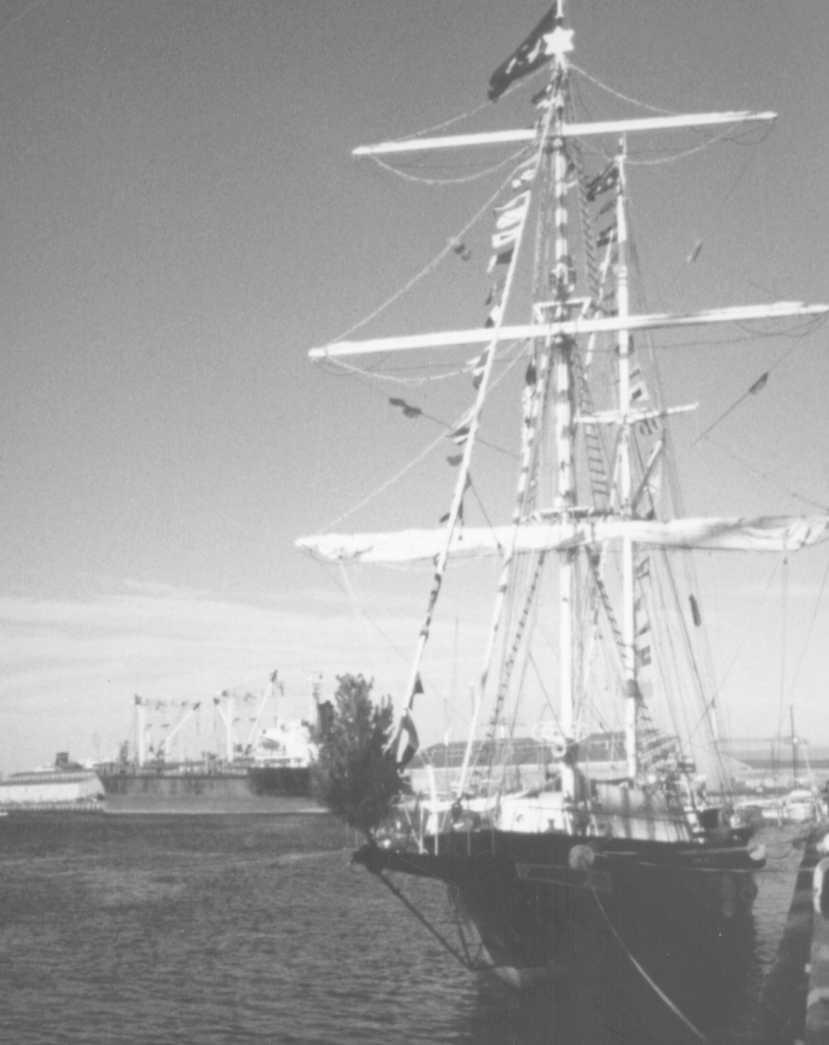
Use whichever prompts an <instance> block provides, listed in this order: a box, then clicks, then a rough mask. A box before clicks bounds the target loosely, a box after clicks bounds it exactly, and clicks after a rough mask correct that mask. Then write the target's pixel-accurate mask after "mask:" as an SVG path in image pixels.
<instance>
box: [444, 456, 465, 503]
mask: <svg viewBox="0 0 829 1045" xmlns="http://www.w3.org/2000/svg"><path fill="white" fill-rule="evenodd" d="M446 460H447V461H448V462H449V464H451V465H452V467H453V468H457V466H458V465H459V464H460V463H461V461H462V460H463V454H450V455H449V457H447V458H446ZM448 518H449V516H447V519H448Z"/></svg>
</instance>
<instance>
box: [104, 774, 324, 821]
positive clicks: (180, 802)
mask: <svg viewBox="0 0 829 1045" xmlns="http://www.w3.org/2000/svg"><path fill="white" fill-rule="evenodd" d="M98 776H99V777H100V779H101V782H102V784H103V787H104V793H105V800H104V807H105V809H106V811H107V812H110V813H177V812H182V813H307V812H317V811H321V810H320V807H319V806H318V805H317V803H316V802H314V801H313V799H312V798H311V781H310V771H309V769H308V768H307V767H293V766H290V767H289V766H250V767H244V768H239V769H223V770H204V769H202V770H198V769H186V770H184V771H182V770H180V769H140V770H135V769H123V770H121V769H115V770H104V769H101V768H99V769H98Z"/></svg>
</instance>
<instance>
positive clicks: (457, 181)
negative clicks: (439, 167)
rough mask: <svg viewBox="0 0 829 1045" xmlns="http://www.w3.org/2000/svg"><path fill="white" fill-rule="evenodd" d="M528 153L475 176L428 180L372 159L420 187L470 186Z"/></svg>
mask: <svg viewBox="0 0 829 1045" xmlns="http://www.w3.org/2000/svg"><path fill="white" fill-rule="evenodd" d="M527 155H528V151H527V150H526V149H519V150H518V151H517V152H514V153H512V154H511V155H509V156H507V158H506V159H504V160H499V161H498V163H493V164H492V165H491V166H489V167H484V168H483V169H481V170H479V171H476V172H475V173H474V174H463V175H458V176H457V177H454V178H449V177H447V178H435V177H432V178H427V177H424V176H423V175H421V174H410V173H409V172H408V171H404V170H402V169H401V168H400V167H395V166H393V165H392V164H391V163H387V162H386V161H385V160H381V159H380V157H379V156H372V157H371V159H372V160H373V161H374V162H375V163H376V164H377V166H378V167H380V168H381V169H382V170H384V171H388V172H389V174H394V175H396V177H398V178H402V179H403V181H411V182H415V183H416V184H418V185H431V186H440V185H469V184H471V183H472V182H473V181H480V180H481V179H482V178H486V177H487V176H488V175H490V174H495V172H496V171H500V170H503V168H504V167H506V165H507V164H508V163H512V162H513V161H515V160H518V159H520V158H521V157H522V156H527Z"/></svg>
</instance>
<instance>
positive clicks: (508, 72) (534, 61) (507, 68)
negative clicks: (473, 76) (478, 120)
mask: <svg viewBox="0 0 829 1045" xmlns="http://www.w3.org/2000/svg"><path fill="white" fill-rule="evenodd" d="M555 10H556V5H555V4H553V6H552V7H551V8H550V10H549V11H548V12H547V14H546V15H544V17H543V18H542V19H541V21H540V22H539V23H538V25H537V26H536V27H535V29H533V31H532V32H531V33H530V35H529V36H528V37H527V39H526V40H524V42H523V43H522V44H521V45H520V46H519V47H518V49H517V50H516V51H514V52H513V53H512V54H511V55H510V56H509V58H507V60H506V61H505V62H502V63H501V64H500V65H499V66H498V68H497V69H496V70H495V72H494V73H493V74H492V76H490V78H489V90H488V91H487V95H488V97H489V99H490V101H493V102H494V101H497V100H498V99H499V98H500V97H501V95H502V94H503V93H504V91H505V90H506V89H507V88H508V87H509V85H510V84H511V83H512V82H513V81H514V80H518V79H520V78H521V77H522V76H526V75H527V74H528V73H531V72H534V71H535V70H536V69H538V68H540V67H541V66H542V65H543V64H544V62H545V61H546V59H547V52H546V50H545V47H544V37H545V36H546V35H547V34H548V33H551V32H552V31H553V29H554V28H555Z"/></svg>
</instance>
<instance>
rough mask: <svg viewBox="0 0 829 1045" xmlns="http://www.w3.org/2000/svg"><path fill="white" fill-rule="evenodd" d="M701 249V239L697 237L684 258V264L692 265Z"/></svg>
mask: <svg viewBox="0 0 829 1045" xmlns="http://www.w3.org/2000/svg"><path fill="white" fill-rule="evenodd" d="M701 250H702V240H701V239H698V240H697V242H696V243H695V244H694V246H693V247H692V248H691V250H690V252H689V254H688V256H687V257H686V258H685V264H686V265H693V263H694V262H695V261H696V260H697V258H698V257H699V256H700V252H701Z"/></svg>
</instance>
